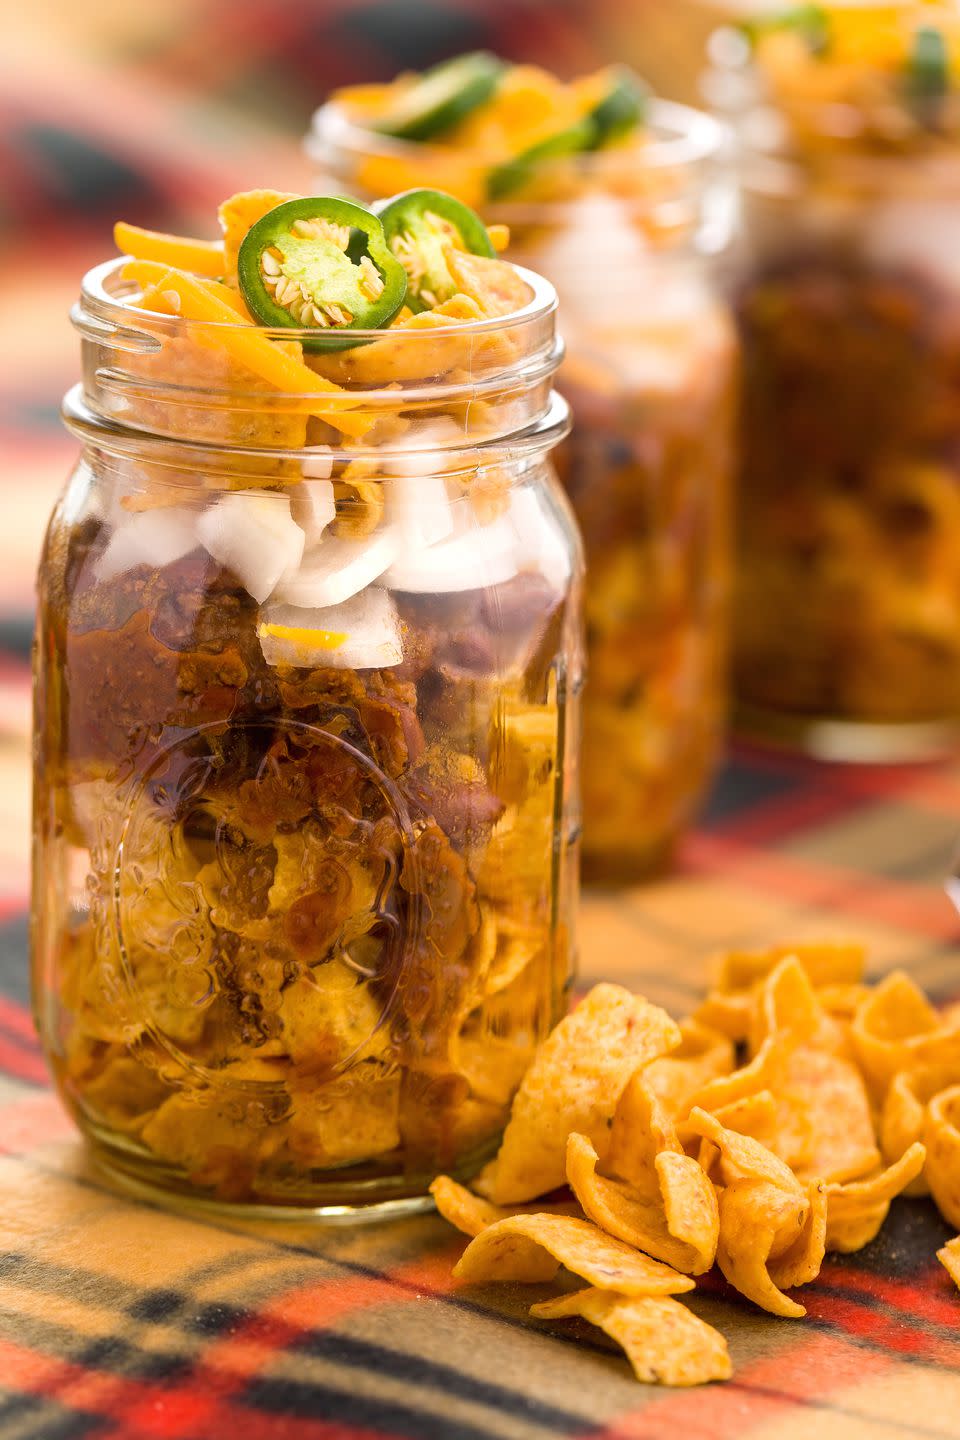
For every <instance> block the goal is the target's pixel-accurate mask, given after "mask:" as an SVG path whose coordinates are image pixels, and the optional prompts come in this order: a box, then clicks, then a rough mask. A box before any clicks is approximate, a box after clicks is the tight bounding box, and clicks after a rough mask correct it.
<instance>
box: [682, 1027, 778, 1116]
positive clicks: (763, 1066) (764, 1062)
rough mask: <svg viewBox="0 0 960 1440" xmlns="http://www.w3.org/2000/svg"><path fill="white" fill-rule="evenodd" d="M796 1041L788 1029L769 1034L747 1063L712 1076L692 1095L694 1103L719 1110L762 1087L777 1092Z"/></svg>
mask: <svg viewBox="0 0 960 1440" xmlns="http://www.w3.org/2000/svg"><path fill="white" fill-rule="evenodd" d="M793 1044H794V1042H793V1040H792V1038H791V1036H790V1035H789V1034H787V1033H781V1034H777V1035H768V1036H767V1038H766V1040H764V1042H763V1044H762V1045H761V1046H760V1049H759V1050H758V1051H757V1053H756V1055H754V1057H753V1059H752V1060H751V1061H750V1062H749V1063H748V1064H746V1065H741V1066H740V1068H739V1069H738V1070H733V1071H731V1073H730V1074H729V1075H721V1076H718V1077H717V1079H715V1080H709V1081H708V1082H707V1084H706V1085H704V1086H702V1087H701V1088H700V1089H699V1090H698V1091H697V1092H696V1094H695V1095H693V1096H692V1097H691V1104H692V1105H693V1106H699V1107H700V1108H701V1109H702V1110H717V1109H719V1108H720V1107H721V1106H723V1105H732V1104H733V1103H734V1101H736V1100H742V1099H743V1098H744V1097H745V1096H747V1095H756V1094H757V1093H758V1091H760V1090H773V1091H774V1092H776V1091H777V1090H779V1089H780V1088H781V1086H782V1085H783V1082H784V1080H785V1078H786V1073H787V1062H788V1060H789V1058H790V1051H791V1050H792V1048H793Z"/></svg>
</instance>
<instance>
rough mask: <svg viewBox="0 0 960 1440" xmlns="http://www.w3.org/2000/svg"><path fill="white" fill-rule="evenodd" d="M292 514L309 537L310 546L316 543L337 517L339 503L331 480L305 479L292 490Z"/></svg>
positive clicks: (308, 543)
mask: <svg viewBox="0 0 960 1440" xmlns="http://www.w3.org/2000/svg"><path fill="white" fill-rule="evenodd" d="M290 514H291V515H292V516H293V518H294V520H296V522H297V524H298V525H299V526H300V529H301V530H302V531H303V533H304V534H305V535H306V537H307V545H308V547H309V546H311V545H313V544H315V543H316V541H318V540H319V539H320V537H321V535H322V534H323V532H324V530H326V528H327V526H328V525H332V524H333V521H334V520H335V519H336V514H337V505H336V501H335V499H334V494H333V482H332V481H331V480H304V481H303V482H302V484H300V485H294V486H293V488H292V489H291V491H290Z"/></svg>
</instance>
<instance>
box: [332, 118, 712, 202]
mask: <svg viewBox="0 0 960 1440" xmlns="http://www.w3.org/2000/svg"><path fill="white" fill-rule="evenodd" d="M649 116H650V129H651V130H652V131H653V133H654V136H655V138H653V139H651V140H650V141H649V142H648V143H647V144H646V145H644V147H643V148H642V150H640V151H639V152H638V159H637V167H638V169H639V170H661V169H664V170H666V169H670V170H680V169H685V168H693V167H695V166H697V165H700V164H703V163H704V162H705V161H709V160H714V159H716V158H717V157H718V156H719V155H720V154H721V152H722V150H723V147H724V142H725V137H726V128H725V126H724V124H723V123H722V122H721V121H720V120H718V119H717V118H716V117H715V116H713V115H710V114H709V113H708V112H707V111H706V110H699V109H696V108H695V107H694V106H692V105H681V104H679V103H678V102H677V101H675V100H662V99H659V98H657V99H654V100H653V101H651V103H650V107H649ZM304 147H305V149H306V152H307V155H308V156H309V157H310V159H311V160H313V161H315V162H317V163H321V164H322V163H325V162H327V161H328V160H329V158H330V156H329V151H330V150H332V149H335V150H340V151H341V152H343V153H346V154H355V155H363V156H365V157H367V156H371V155H375V156H377V157H388V158H395V159H400V160H407V161H418V162H419V163H423V162H424V160H425V158H426V159H429V157H437V158H443V157H446V158H447V159H449V157H450V156H451V155H458V154H463V155H464V157H465V158H466V159H467V160H470V161H472V162H474V163H487V158H486V157H484V156H483V155H482V154H481V153H480V152H477V151H463V152H461V151H458V150H456V149H455V148H454V147H451V146H448V145H433V144H429V143H427V142H424V141H415V140H398V139H395V138H394V137H393V136H390V135H382V134H380V133H379V131H376V130H373V129H372V128H371V127H370V126H367V125H363V124H359V123H357V122H356V121H353V120H351V119H350V118H349V116H348V114H347V112H346V109H345V107H344V105H343V104H342V103H341V102H340V101H338V100H327V101H325V102H324V104H323V105H320V106H318V108H317V109H316V110H315V111H314V113H313V116H312V119H311V122H310V129H309V131H308V132H307V135H306V137H305V140H304ZM622 153H623V152H622V151H621V150H607V151H603V150H594V151H583V152H582V153H580V154H577V155H567V156H564V157H563V162H562V163H564V164H565V165H572V166H573V167H574V168H575V169H576V170H578V171H579V172H581V173H583V174H585V175H591V174H593V175H598V174H602V172H603V170H604V168H605V166H606V165H607V164H608V163H609V159H610V156H611V155H613V154H616V155H618V156H622ZM558 163H559V162H558ZM547 203H548V206H549V208H551V209H556V210H564V209H567V208H570V206H571V205H574V204H576V201H566V202H564V201H559V202H547ZM492 208H493V209H495V210H496V211H497V213H498V214H499V213H502V212H505V211H506V210H508V209H509V204H497V205H496V206H494V207H492ZM545 208H546V207H545Z"/></svg>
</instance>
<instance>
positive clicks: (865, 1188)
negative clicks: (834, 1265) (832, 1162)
mask: <svg viewBox="0 0 960 1440" xmlns="http://www.w3.org/2000/svg"><path fill="white" fill-rule="evenodd" d="M925 1154H926V1152H925V1150H924V1147H923V1146H922V1145H911V1146H910V1149H909V1150H908V1151H907V1152H906V1154H905V1155H902V1156H901V1157H900V1159H899V1160H898V1161H897V1162H896V1164H894V1165H890V1166H888V1167H887V1169H886V1170H882V1171H880V1172H879V1173H878V1174H876V1175H872V1176H870V1178H869V1179H866V1180H854V1181H852V1182H851V1183H850V1184H849V1185H828V1186H827V1249H828V1250H839V1251H842V1252H843V1253H844V1254H849V1253H850V1252H852V1251H854V1250H862V1249H863V1247H864V1245H869V1244H870V1241H871V1240H873V1239H874V1238H875V1236H876V1235H877V1233H878V1231H879V1229H880V1227H881V1225H882V1224H883V1222H884V1220H886V1218H887V1212H888V1211H889V1209H890V1201H891V1200H892V1199H893V1198H894V1196H896V1195H899V1194H900V1192H901V1191H902V1190H903V1189H905V1187H906V1186H907V1185H909V1184H910V1181H911V1180H915V1179H916V1177H917V1176H918V1175H919V1174H920V1171H921V1170H922V1169H923V1162H924V1158H925ZM938 1203H939V1202H938ZM941 1208H942V1207H941ZM944 1213H945V1214H946V1212H944ZM947 1218H948V1219H949V1216H948V1217H947Z"/></svg>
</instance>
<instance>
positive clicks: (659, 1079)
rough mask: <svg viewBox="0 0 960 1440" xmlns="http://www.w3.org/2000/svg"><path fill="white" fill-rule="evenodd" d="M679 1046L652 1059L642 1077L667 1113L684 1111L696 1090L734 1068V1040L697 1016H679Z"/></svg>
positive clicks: (672, 1113) (687, 1108)
mask: <svg viewBox="0 0 960 1440" xmlns="http://www.w3.org/2000/svg"><path fill="white" fill-rule="evenodd" d="M680 1034H681V1036H682V1039H681V1041H680V1044H679V1046H678V1047H677V1049H676V1050H675V1051H674V1052H673V1053H672V1054H671V1055H665V1056H664V1057H663V1059H662V1060H654V1061H653V1062H652V1063H651V1064H650V1065H648V1066H647V1067H646V1069H645V1070H644V1072H643V1073H644V1080H645V1082H646V1084H647V1086H648V1087H649V1089H650V1090H652V1091H653V1093H654V1094H655V1095H656V1096H657V1098H658V1099H659V1100H660V1102H661V1103H662V1105H663V1107H664V1109H665V1110H666V1111H667V1113H668V1114H669V1115H671V1116H673V1117H674V1118H677V1117H678V1116H681V1115H685V1114H686V1113H687V1111H688V1110H689V1108H690V1102H691V1101H692V1099H693V1097H694V1095H695V1094H696V1093H697V1091H698V1090H700V1089H702V1087H703V1086H704V1085H706V1084H707V1083H708V1081H710V1080H715V1079H716V1078H717V1077H718V1076H721V1075H729V1074H730V1071H731V1070H732V1069H733V1068H734V1063H735V1062H734V1052H733V1043H732V1041H731V1040H730V1039H729V1037H728V1036H727V1035H725V1034H724V1033H723V1032H722V1031H720V1030H715V1029H713V1028H712V1027H711V1026H709V1025H704V1024H702V1023H701V1022H700V1021H698V1020H681V1021H680Z"/></svg>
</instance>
